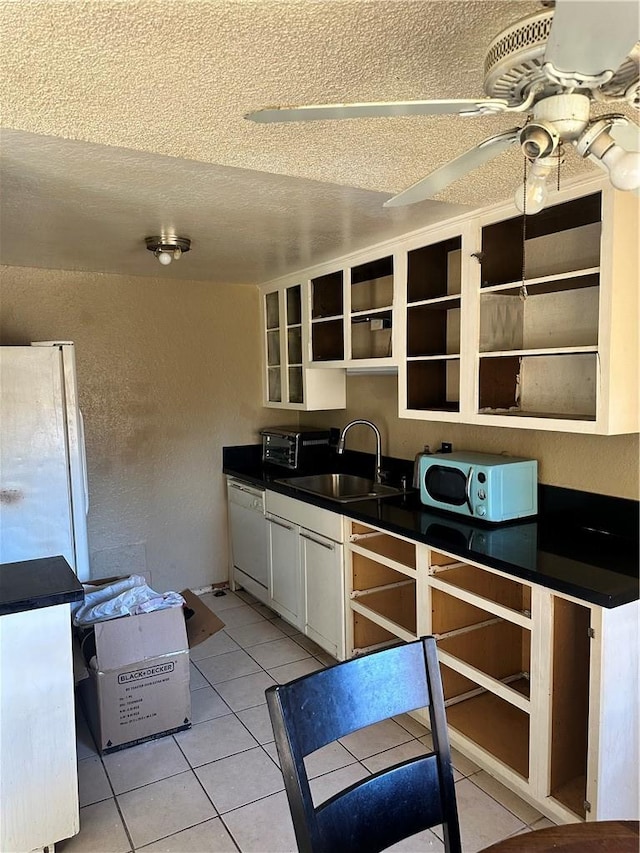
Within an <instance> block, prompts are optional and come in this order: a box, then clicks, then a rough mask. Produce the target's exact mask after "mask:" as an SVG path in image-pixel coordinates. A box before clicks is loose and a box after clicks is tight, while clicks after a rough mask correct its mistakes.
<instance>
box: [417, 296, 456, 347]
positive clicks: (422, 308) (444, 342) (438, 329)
mask: <svg viewBox="0 0 640 853" xmlns="http://www.w3.org/2000/svg"><path fill="white" fill-rule="evenodd" d="M459 352H460V299H459V298H457V297H456V298H455V299H452V300H447V301H446V302H436V303H427V304H423V305H415V306H409V307H408V308H407V356H408V357H409V358H411V357H414V356H421V355H448V354H454V353H459Z"/></svg>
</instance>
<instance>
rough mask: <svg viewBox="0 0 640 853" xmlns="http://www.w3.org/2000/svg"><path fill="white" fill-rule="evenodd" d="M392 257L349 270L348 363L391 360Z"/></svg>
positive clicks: (368, 262)
mask: <svg viewBox="0 0 640 853" xmlns="http://www.w3.org/2000/svg"><path fill="white" fill-rule="evenodd" d="M393 287H394V278H393V256H391V255H388V256H386V257H383V258H379V259H377V260H373V261H367V262H366V263H363V264H359V265H357V266H354V267H352V268H351V277H350V306H351V330H350V336H351V338H350V339H351V361H353V362H358V361H364V360H367V359H376V360H381V359H387V360H390V359H392V357H393Z"/></svg>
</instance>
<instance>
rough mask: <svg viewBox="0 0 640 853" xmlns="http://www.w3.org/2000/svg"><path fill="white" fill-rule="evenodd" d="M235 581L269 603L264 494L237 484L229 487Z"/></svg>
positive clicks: (259, 490)
mask: <svg viewBox="0 0 640 853" xmlns="http://www.w3.org/2000/svg"><path fill="white" fill-rule="evenodd" d="M227 494H228V498H229V531H230V538H231V542H230V546H231V562H232V564H233V569H234V571H233V575H234V577H233V580H234V582H235V583H237V584H238V585H239V586H242V587H244V588H245V589H246V590H247V591H248V592H250V593H251V594H252V595H255V596H256V598H259V599H260V600H261V601H265V602H266V601H268V598H269V591H268V584H269V582H268V577H269V571H268V561H267V522H266V520H265V517H264V491H263V490H262V489H258V488H256V487H254V486H249V485H247V484H245V483H240V482H238V481H236V480H229V481H228V483H227Z"/></svg>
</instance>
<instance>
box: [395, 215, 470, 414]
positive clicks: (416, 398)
mask: <svg viewBox="0 0 640 853" xmlns="http://www.w3.org/2000/svg"><path fill="white" fill-rule="evenodd" d="M472 231H473V229H472V228H471V227H470V224H469V222H463V223H459V222H458V223H456V224H455V225H454V226H453V227H452V226H448V227H445V228H441V229H439V230H436V231H433V232H429V233H428V234H423V235H421V236H420V237H419V238H414V239H413V240H412V241H411V242H410V243H408V244H407V246H406V287H405V288H404V289H403V292H402V304H401V308H402V309H403V310H401V311H399V312H398V313H399V314H402V316H403V317H404V318H405V323H404V324H401V326H400V328H401V335H400V337H401V339H402V345H403V353H404V356H403V358H402V360H401V362H400V366H399V370H398V396H399V412H400V417H403V418H418V419H425V418H428V419H429V420H445V421H448V422H452V421H459V420H461V418H462V416H463V414H464V409H465V401H463V397H462V392H463V387H464V386H462V384H461V383H462V380H463V379H464V377H465V376H467V375H468V373H469V368H470V364H471V357H472V354H473V350H472V347H471V345H470V344H471V341H470V338H469V334H468V331H467V329H466V321H467V317H468V309H467V302H468V299H469V296H468V282H469V271H470V270H471V271H472V272H473V270H472V267H471V264H472V263H475V261H473V260H472V259H471V252H472V249H471V237H472Z"/></svg>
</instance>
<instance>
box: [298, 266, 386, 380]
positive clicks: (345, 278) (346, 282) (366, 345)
mask: <svg viewBox="0 0 640 853" xmlns="http://www.w3.org/2000/svg"><path fill="white" fill-rule="evenodd" d="M394 267H395V258H394V256H393V254H387V255H384V254H381V255H377V254H376V253H375V252H374V253H373V254H371V253H369V254H368V255H367V256H361V257H359V258H358V261H357V262H355V261H354V262H353V263H351V264H349V265H347V266H345V267H343V268H342V269H338V270H336V271H335V272H327V273H323V274H322V275H319V276H315V277H314V278H312V279H311V281H310V299H311V348H310V356H309V357H310V362H311V363H312V364H316V365H324V366H327V365H333V366H338V367H349V368H382V367H389V366H393V365H396V364H397V358H396V353H395V352H394V334H393V325H394V323H393V314H394V305H395V287H394Z"/></svg>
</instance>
